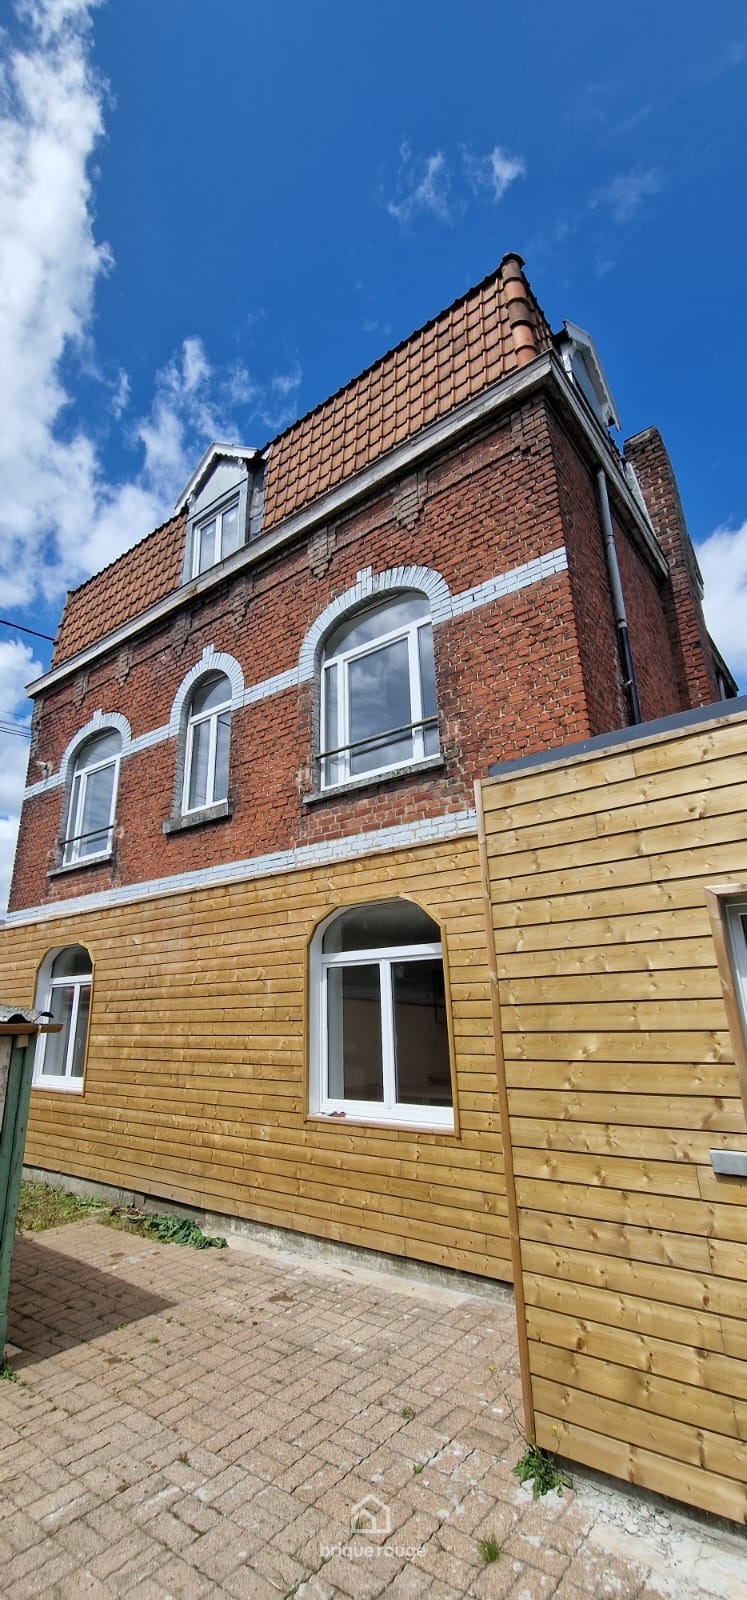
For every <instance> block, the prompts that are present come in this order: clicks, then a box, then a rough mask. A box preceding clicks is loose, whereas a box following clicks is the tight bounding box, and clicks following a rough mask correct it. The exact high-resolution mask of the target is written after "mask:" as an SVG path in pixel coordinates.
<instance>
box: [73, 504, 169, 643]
mask: <svg viewBox="0 0 747 1600" xmlns="http://www.w3.org/2000/svg"><path fill="white" fill-rule="evenodd" d="M185 525H186V517H185V516H184V515H182V516H179V517H171V518H170V520H169V521H168V522H164V523H162V525H161V527H160V528H156V530H155V532H154V533H149V534H148V535H147V537H146V538H145V539H141V540H140V543H139V544H135V545H133V546H132V548H131V549H130V550H125V552H124V555H121V556H119V557H118V558H117V560H116V561H112V563H111V566H108V567H104V568H103V571H101V572H97V573H95V574H94V576H93V577H92V578H89V579H88V581H87V583H82V584H81V586H80V588H79V589H73V590H71V592H70V594H69V595H68V597H67V600H66V602H65V608H64V610H63V613H62V616H61V618H60V625H59V628H58V629H57V637H56V639H55V646H54V651H53V654H52V666H53V667H56V666H59V664H60V662H61V661H68V660H69V659H70V656H74V655H77V653H78V651H79V650H85V648H86V646H87V645H90V644H94V643H95V641H96V640H97V639H101V638H103V636H104V634H106V633H113V631H114V629H115V628H120V627H121V626H122V624H123V623H124V622H129V621H130V620H131V618H132V617H137V616H139V615H140V612H141V611H146V610H147V608H148V606H152V605H155V603H156V601H157V600H162V599H163V598H164V596H165V595H167V594H172V593H173V591H174V589H176V588H177V587H178V585H179V582H180V580H181V572H182V557H183V555H184V530H185Z"/></svg>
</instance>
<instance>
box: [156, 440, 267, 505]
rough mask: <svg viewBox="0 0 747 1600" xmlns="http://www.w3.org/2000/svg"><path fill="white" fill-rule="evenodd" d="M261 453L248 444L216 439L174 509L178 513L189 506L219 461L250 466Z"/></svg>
mask: <svg viewBox="0 0 747 1600" xmlns="http://www.w3.org/2000/svg"><path fill="white" fill-rule="evenodd" d="M260 455H261V451H259V450H254V449H252V448H251V447H250V446H248V445H243V444H223V443H222V442H221V441H220V440H214V441H213V443H212V444H209V445H208V447H207V450H206V451H205V453H204V455H202V456H201V457H200V459H199V461H198V463H197V466H196V467H195V470H194V472H193V473H192V476H191V478H190V479H189V481H188V482H187V483H186V484H185V485H184V488H183V489H182V492H181V494H180V496H179V498H178V500H177V502H176V505H175V506H174V511H175V512H177V513H178V512H180V511H183V510H184V508H185V506H188V505H189V502H190V501H191V500H194V498H195V496H196V495H198V494H199V493H200V490H201V489H202V487H203V485H204V484H205V483H206V482H207V480H208V478H209V477H210V474H211V472H213V470H214V468H215V467H216V466H217V464H218V462H219V461H236V462H238V463H239V464H240V465H242V466H247V467H249V466H251V464H252V462H253V461H256V460H258V458H259V456H260Z"/></svg>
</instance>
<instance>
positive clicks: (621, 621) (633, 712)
mask: <svg viewBox="0 0 747 1600" xmlns="http://www.w3.org/2000/svg"><path fill="white" fill-rule="evenodd" d="M597 499H598V501H599V515H600V517H601V519H602V533H603V535H604V554H605V558H606V561H607V572H608V575H609V580H610V588H611V590H612V604H613V606H614V611H615V627H616V628H617V641H618V647H619V650H620V662H621V664H622V672H623V688H624V690H625V695H626V698H627V702H628V711H629V714H630V722H631V724H633V723H636V722H641V721H642V717H641V702H640V700H639V699H638V685H637V683H636V678H635V667H634V665H633V654H632V651H631V648H630V634H629V633H628V619H627V616H626V614H625V600H624V599H623V592H622V583H621V581H620V567H619V564H618V560H617V549H616V546H615V534H614V530H613V527H612V516H611V514H610V502H609V494H608V492H607V474H606V472H605V470H604V467H600V468H599V470H598V472H597Z"/></svg>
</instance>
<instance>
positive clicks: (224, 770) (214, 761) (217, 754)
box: [182, 672, 231, 813]
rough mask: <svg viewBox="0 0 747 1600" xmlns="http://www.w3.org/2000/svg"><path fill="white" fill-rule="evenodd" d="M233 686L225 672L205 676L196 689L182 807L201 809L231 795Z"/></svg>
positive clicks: (189, 718) (190, 712) (189, 716)
mask: <svg viewBox="0 0 747 1600" xmlns="http://www.w3.org/2000/svg"><path fill="white" fill-rule="evenodd" d="M230 732H231V685H230V683H229V681H228V678H227V677H226V676H225V674H224V673H222V672H220V673H210V674H209V675H208V676H207V677H205V678H201V679H200V681H199V683H197V684H196V686H195V688H194V689H193V691H192V695H191V698H190V701H189V710H188V713H187V733H186V741H185V748H184V793H183V800H182V810H183V811H184V812H185V813H187V812H190V811H201V810H203V809H204V808H205V807H206V806H214V805H218V804H219V802H220V801H221V800H225V799H227V797H228V750H229V739H230Z"/></svg>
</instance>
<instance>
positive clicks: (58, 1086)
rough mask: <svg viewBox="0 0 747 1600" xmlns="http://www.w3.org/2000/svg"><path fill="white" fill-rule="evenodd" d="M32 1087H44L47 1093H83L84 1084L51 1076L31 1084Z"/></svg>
mask: <svg viewBox="0 0 747 1600" xmlns="http://www.w3.org/2000/svg"><path fill="white" fill-rule="evenodd" d="M31 1087H32V1089H43V1091H44V1093H45V1094H82V1093H83V1084H82V1083H79V1082H77V1080H76V1082H74V1083H71V1082H69V1080H68V1079H66V1078H49V1079H47V1080H46V1081H45V1080H44V1079H43V1078H40V1079H39V1081H38V1082H34V1083H32V1085H31Z"/></svg>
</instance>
